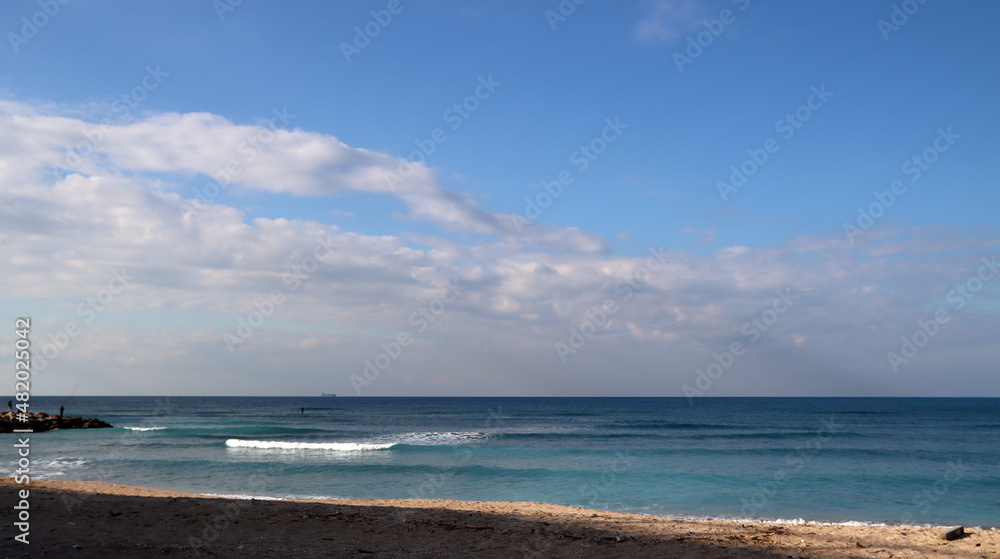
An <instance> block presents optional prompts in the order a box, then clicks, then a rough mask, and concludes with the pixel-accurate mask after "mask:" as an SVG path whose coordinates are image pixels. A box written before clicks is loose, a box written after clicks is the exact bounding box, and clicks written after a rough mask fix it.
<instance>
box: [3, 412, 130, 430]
mask: <svg viewBox="0 0 1000 559" xmlns="http://www.w3.org/2000/svg"><path fill="white" fill-rule="evenodd" d="M25 415H26V416H27V421H18V419H17V414H16V413H9V412H7V413H3V414H0V433H13V432H14V429H31V430H32V431H33V432H35V433H40V432H42V431H50V430H52V429H102V428H107V427H111V425H110V424H108V423H105V422H103V421H101V420H100V419H84V418H82V417H59V416H58V415H49V414H47V413H42V412H32V413H28V414H25Z"/></svg>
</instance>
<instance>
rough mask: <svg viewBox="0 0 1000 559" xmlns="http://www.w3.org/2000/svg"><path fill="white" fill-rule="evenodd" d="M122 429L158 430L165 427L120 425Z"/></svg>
mask: <svg viewBox="0 0 1000 559" xmlns="http://www.w3.org/2000/svg"><path fill="white" fill-rule="evenodd" d="M122 429H128V430H129V431H159V430H160V429H166V427H122Z"/></svg>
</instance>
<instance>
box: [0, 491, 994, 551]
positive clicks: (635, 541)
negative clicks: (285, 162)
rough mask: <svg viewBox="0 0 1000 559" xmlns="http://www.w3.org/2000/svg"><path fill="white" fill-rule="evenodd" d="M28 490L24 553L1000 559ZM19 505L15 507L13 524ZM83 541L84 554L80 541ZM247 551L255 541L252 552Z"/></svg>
mask: <svg viewBox="0 0 1000 559" xmlns="http://www.w3.org/2000/svg"><path fill="white" fill-rule="evenodd" d="M20 489H28V490H29V491H30V495H29V499H28V501H29V505H30V508H29V510H30V520H29V523H30V544H28V545H24V544H22V543H19V542H14V541H13V537H14V535H15V532H16V531H15V530H12V531H11V533H10V534H9V535H8V536H5V539H6V541H5V547H7V548H8V549H10V550H11V552H12V555H11V557H38V556H41V555H42V554H44V553H50V554H51V553H72V556H73V557H125V556H127V557H143V556H146V555H149V556H153V555H155V556H158V557H159V556H163V554H164V552H168V553H170V555H171V556H174V557H197V556H206V555H212V554H217V555H218V556H222V557H229V556H237V555H239V556H247V557H421V556H426V557H538V558H541V557H545V558H550V557H617V556H622V557H638V558H644V557H663V556H669V557H747V558H751V557H753V558H763V557H767V558H778V557H781V558H787V557H789V556H798V557H800V558H805V557H836V558H841V557H842V558H848V557H851V558H857V557H890V556H891V557H898V556H901V555H902V556H914V555H916V556H927V555H930V554H931V553H933V554H934V556H936V557H997V556H998V553H1000V531H998V530H996V529H988V530H983V529H979V528H968V529H967V530H966V531H967V532H968V535H966V536H965V537H963V538H961V539H957V540H954V541H945V540H943V539H940V533H941V532H942V531H944V530H945V529H946V528H950V526H948V527H944V526H942V527H932V528H926V527H917V526H893V525H856V526H855V525H845V524H810V523H805V524H798V523H775V522H759V521H755V522H752V523H750V522H745V521H744V522H741V521H733V520H684V519H671V518H663V517H657V516H649V515H637V514H628V513H616V512H608V511H601V510H594V509H583V508H575V507H566V506H559V505H545V504H540V503H526V502H503V501H450V500H443V499H338V500H316V499H307V500H281V499H275V500H270V499H268V500H262V499H239V498H232V497H217V496H209V495H201V494H193V493H184V492H178V491H167V490H160V489H149V488H143V487H135V486H127V485H117V484H109V483H101V482H86V481H67V480H34V481H31V482H30V483H29V484H27V485H17V484H15V483H14V481H13V478H10V477H3V478H0V493H2V494H3V495H4V499H6V500H8V501H9V502H12V503H14V502H17V501H16V500H15V494H16V491H17V490H20ZM13 513H14V511H13V510H12V509H10V508H8V509H6V516H7V518H5V519H4V520H3V522H4V523H7V524H12V523H13V522H15V521H16V519H14V514H13ZM74 546H78V547H74ZM241 546H242V547H241Z"/></svg>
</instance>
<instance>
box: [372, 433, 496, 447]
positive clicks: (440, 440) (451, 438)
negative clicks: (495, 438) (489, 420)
mask: <svg viewBox="0 0 1000 559" xmlns="http://www.w3.org/2000/svg"><path fill="white" fill-rule="evenodd" d="M490 436H491V435H490V434H489V433H481V432H478V431H465V432H446V433H438V432H427V433H403V434H400V435H388V436H385V437H380V438H379V439H378V440H384V441H386V442H392V443H396V444H408V445H415V446H438V445H443V446H452V445H460V444H465V443H468V442H470V441H477V440H483V439H488V438H490Z"/></svg>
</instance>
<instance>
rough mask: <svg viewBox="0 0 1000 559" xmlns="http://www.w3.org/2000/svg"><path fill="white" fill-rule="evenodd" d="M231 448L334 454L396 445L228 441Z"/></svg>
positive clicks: (394, 444) (385, 448) (387, 447)
mask: <svg viewBox="0 0 1000 559" xmlns="http://www.w3.org/2000/svg"><path fill="white" fill-rule="evenodd" d="M226 446H227V447H229V448H259V449H265V450H326V451H334V452H360V451H365V450H388V449H390V448H392V447H394V446H396V443H305V442H297V441H251V440H244V439H226Z"/></svg>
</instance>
